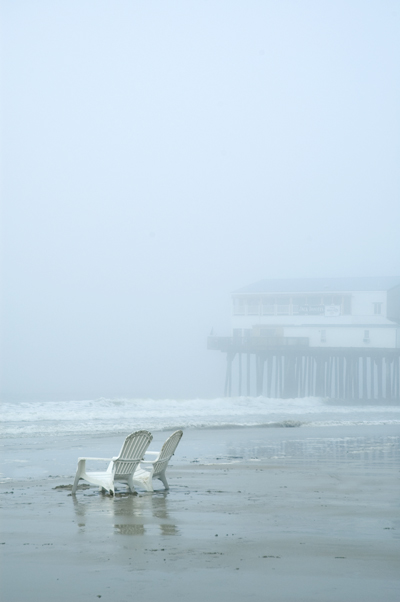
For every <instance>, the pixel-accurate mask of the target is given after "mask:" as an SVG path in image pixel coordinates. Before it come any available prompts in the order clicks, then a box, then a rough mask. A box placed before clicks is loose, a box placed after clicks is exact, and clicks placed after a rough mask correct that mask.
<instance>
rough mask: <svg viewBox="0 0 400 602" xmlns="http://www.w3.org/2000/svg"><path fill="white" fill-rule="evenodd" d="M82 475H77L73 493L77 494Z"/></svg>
mask: <svg viewBox="0 0 400 602" xmlns="http://www.w3.org/2000/svg"><path fill="white" fill-rule="evenodd" d="M80 478H81V477H80V475H79V474H78V473H77V474H76V476H75V481H74V484H73V485H72V495H75V493H76V490H77V489H78V483H79V481H80Z"/></svg>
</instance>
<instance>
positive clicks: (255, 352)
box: [207, 277, 400, 399]
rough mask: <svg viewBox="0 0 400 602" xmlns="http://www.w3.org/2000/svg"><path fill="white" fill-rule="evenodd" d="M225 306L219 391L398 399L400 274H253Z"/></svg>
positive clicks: (215, 344)
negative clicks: (228, 312) (227, 325)
mask: <svg viewBox="0 0 400 602" xmlns="http://www.w3.org/2000/svg"><path fill="white" fill-rule="evenodd" d="M232 314H233V315H232V332H231V334H230V336H226V337H217V336H210V337H209V338H208V345H207V346H208V349H210V350H218V351H221V352H222V353H225V354H226V359H227V364H226V376H225V395H226V396H231V395H233V394H237V395H264V396H266V397H281V398H289V397H307V396H321V397H330V398H334V399H400V277H399V278H385V277H378V278H318V279H315V278H310V279H285V280H283V279H282V280H281V279H279V280H261V281H260V282H256V283H254V284H251V285H249V286H245V287H244V288H241V289H239V290H237V291H235V292H234V293H233V294H232Z"/></svg>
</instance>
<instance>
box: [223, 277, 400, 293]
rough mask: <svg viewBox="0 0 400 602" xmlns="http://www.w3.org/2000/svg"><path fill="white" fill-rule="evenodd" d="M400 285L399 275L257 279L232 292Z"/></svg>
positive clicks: (379, 288) (368, 288) (378, 288)
mask: <svg viewBox="0 0 400 602" xmlns="http://www.w3.org/2000/svg"><path fill="white" fill-rule="evenodd" d="M395 286H400V277H398V278H396V277H385V276H378V277H377V278H372V277H365V278H289V279H275V280H259V281H258V282H254V283H253V284H249V285H248V286H244V287H243V288H240V289H238V290H236V291H233V292H234V294H244V293H314V292H319V293H323V292H326V291H330V292H339V291H341V292H344V291H346V292H350V291H387V290H389V289H391V288H394V287H395Z"/></svg>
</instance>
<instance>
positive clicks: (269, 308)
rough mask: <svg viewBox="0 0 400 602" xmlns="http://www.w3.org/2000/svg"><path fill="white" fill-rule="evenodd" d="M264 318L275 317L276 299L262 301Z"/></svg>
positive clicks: (270, 298)
mask: <svg viewBox="0 0 400 602" xmlns="http://www.w3.org/2000/svg"><path fill="white" fill-rule="evenodd" d="M262 313H263V316H273V315H274V314H275V299H274V297H264V298H263V300H262Z"/></svg>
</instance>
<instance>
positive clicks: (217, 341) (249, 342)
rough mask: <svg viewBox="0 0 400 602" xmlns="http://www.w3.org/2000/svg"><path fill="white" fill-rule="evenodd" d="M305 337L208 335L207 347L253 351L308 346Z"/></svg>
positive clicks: (218, 349) (217, 349)
mask: <svg viewBox="0 0 400 602" xmlns="http://www.w3.org/2000/svg"><path fill="white" fill-rule="evenodd" d="M308 345H309V339H308V338H307V337H208V339H207V349H210V350H215V351H244V352H249V353H251V352H254V351H263V350H268V349H272V348H274V347H299V346H301V347H308Z"/></svg>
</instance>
